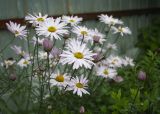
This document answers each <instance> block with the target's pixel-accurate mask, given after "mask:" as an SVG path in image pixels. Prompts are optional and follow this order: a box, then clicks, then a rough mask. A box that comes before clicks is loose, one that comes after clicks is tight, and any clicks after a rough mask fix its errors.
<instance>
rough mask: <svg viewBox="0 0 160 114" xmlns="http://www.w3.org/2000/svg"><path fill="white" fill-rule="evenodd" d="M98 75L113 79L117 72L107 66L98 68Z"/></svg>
mask: <svg viewBox="0 0 160 114" xmlns="http://www.w3.org/2000/svg"><path fill="white" fill-rule="evenodd" d="M97 75H98V76H102V77H104V78H110V79H113V78H114V77H115V76H116V75H117V71H116V70H115V69H112V68H108V67H106V66H100V67H98V68H97Z"/></svg>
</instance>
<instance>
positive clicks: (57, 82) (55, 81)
mask: <svg viewBox="0 0 160 114" xmlns="http://www.w3.org/2000/svg"><path fill="white" fill-rule="evenodd" d="M69 81H70V76H68V75H67V74H66V73H65V74H61V73H60V72H59V71H57V73H53V74H51V79H50V83H51V86H58V87H60V88H62V87H66V86H67V85H68V84H69Z"/></svg>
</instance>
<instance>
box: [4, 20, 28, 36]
mask: <svg viewBox="0 0 160 114" xmlns="http://www.w3.org/2000/svg"><path fill="white" fill-rule="evenodd" d="M6 26H7V28H8V30H9V31H10V32H12V33H13V34H14V35H15V37H19V38H20V39H23V38H25V37H26V36H27V30H26V26H21V25H20V24H17V23H13V22H11V21H10V22H9V23H6Z"/></svg>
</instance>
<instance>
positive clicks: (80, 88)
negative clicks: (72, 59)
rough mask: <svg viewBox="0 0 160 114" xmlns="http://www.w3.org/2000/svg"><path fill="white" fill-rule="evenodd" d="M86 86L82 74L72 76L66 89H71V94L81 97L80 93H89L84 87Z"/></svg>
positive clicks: (85, 79) (86, 83) (86, 82)
mask: <svg viewBox="0 0 160 114" xmlns="http://www.w3.org/2000/svg"><path fill="white" fill-rule="evenodd" d="M87 88H88V80H87V78H86V77H84V76H83V75H82V76H81V77H80V78H78V76H76V78H72V79H71V83H70V84H69V87H67V89H66V90H73V94H77V95H78V96H80V97H82V94H83V93H84V94H90V93H89V92H88V91H87V90H86V89H87Z"/></svg>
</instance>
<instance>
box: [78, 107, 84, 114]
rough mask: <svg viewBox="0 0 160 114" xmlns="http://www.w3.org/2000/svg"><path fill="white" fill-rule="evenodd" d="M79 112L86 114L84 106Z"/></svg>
mask: <svg viewBox="0 0 160 114" xmlns="http://www.w3.org/2000/svg"><path fill="white" fill-rule="evenodd" d="M79 112H80V114H84V112H85V109H84V106H81V107H80V109H79Z"/></svg>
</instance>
